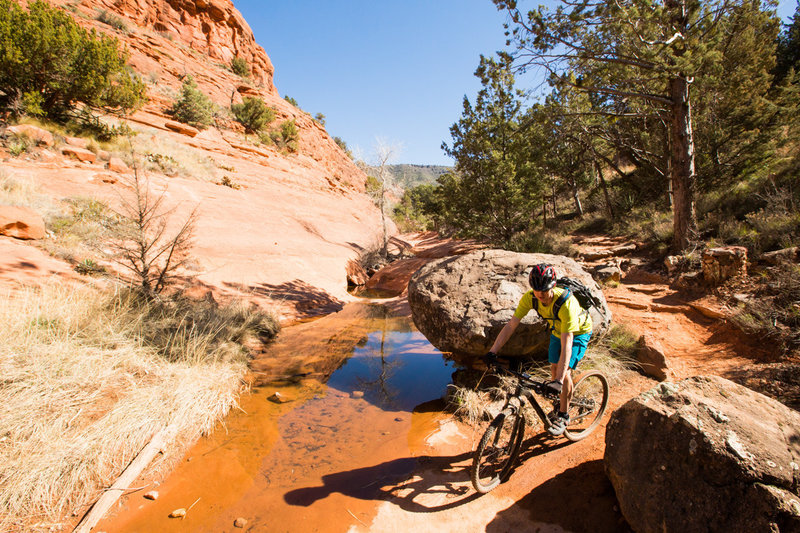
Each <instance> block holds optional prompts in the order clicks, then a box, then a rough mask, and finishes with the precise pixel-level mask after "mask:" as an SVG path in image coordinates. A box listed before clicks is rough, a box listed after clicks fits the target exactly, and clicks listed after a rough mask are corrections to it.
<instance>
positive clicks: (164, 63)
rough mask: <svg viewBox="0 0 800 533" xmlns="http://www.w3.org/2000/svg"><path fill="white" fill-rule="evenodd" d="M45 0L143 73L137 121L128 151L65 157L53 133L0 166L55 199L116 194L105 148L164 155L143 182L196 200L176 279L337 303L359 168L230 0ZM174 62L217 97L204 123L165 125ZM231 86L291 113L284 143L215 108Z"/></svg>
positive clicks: (229, 290) (182, 202) (359, 215)
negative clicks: (302, 102) (293, 93)
mask: <svg viewBox="0 0 800 533" xmlns="http://www.w3.org/2000/svg"><path fill="white" fill-rule="evenodd" d="M22 3H24V2H22ZM51 3H52V4H54V5H58V6H61V7H63V8H64V9H65V10H66V11H67V12H68V13H71V14H72V15H73V16H74V18H75V20H77V21H78V22H79V23H80V24H81V25H83V26H85V27H87V28H94V29H96V30H97V31H100V32H103V33H106V34H109V35H114V36H115V37H116V38H118V39H119V40H120V42H121V43H122V44H123V46H125V47H127V49H128V50H129V52H130V63H131V65H132V67H133V68H134V70H136V71H137V72H138V73H139V74H140V75H141V77H142V79H143V80H144V81H145V82H146V83H147V86H148V96H149V98H150V100H149V102H148V103H147V104H146V105H145V107H144V108H143V109H142V110H140V111H138V112H137V113H135V114H134V115H133V116H131V117H128V120H129V123H130V124H131V125H132V126H133V128H134V130H136V132H137V135H136V136H135V138H134V142H133V149H134V151H135V152H136V153H135V154H132V153H112V154H103V153H102V151H101V153H99V154H98V157H97V158H96V161H94V162H90V161H78V162H75V161H74V160H72V159H70V158H68V157H67V154H66V153H65V151H64V149H63V146H64V145H63V143H64V142H65V141H64V140H62V141H61V145H60V146H59V143H58V142H57V143H56V146H55V147H43V148H42V147H40V148H37V149H36V150H32V151H31V152H29V153H27V154H23V155H22V156H20V157H11V156H10V155H9V154H8V153H4V152H5V151H4V150H2V149H0V159H3V161H4V163H3V167H4V170H5V171H6V172H7V173H8V174H10V175H11V176H12V177H14V178H15V179H23V180H30V181H32V182H34V183H35V185H36V186H37V187H39V188H40V190H42V191H43V192H44V193H46V194H49V195H51V196H53V197H54V198H56V199H64V198H67V197H72V196H76V195H79V196H89V197H96V198H99V199H101V200H103V201H105V202H107V203H110V204H112V205H114V204H115V202H118V201H119V198H120V196H121V195H124V193H125V187H124V182H125V177H126V169H124V168H123V169H117V172H112V171H111V170H112V169H108V168H107V167H109V164H108V162H107V160H108V157H110V156H113V157H116V158H117V159H119V158H122V159H126V160H127V161H128V163H129V164H131V163H132V161H133V159H134V155H135V156H136V157H140V158H141V157H147V158H150V159H151V160H156V161H160V162H163V161H168V162H170V165H167V167H169V166H173V167H176V168H177V170H176V169H175V168H160V167H158V166H156V165H150V166H149V167H148V170H147V176H148V178H149V180H150V183H151V187H152V188H153V189H154V190H155V191H164V190H166V191H167V197H168V203H169V204H170V207H174V208H175V209H176V211H175V214H174V215H173V216H174V218H175V219H176V220H180V219H181V218H182V217H185V216H187V215H188V214H189V213H190V212H191V211H192V210H193V209H196V211H197V213H198V223H197V234H196V242H195V247H194V255H195V260H194V261H193V263H192V264H193V266H194V270H193V271H190V272H187V273H186V274H187V276H186V277H187V279H188V278H192V279H195V280H196V281H197V283H199V284H201V285H204V286H206V287H208V288H209V289H211V290H212V291H213V293H214V294H215V296H222V297H225V296H233V295H245V296H247V297H248V298H251V299H254V300H256V301H262V303H264V304H267V305H278V306H279V307H281V309H282V310H283V312H284V315H283V318H292V317H293V316H297V315H298V309H297V308H298V305H300V309H299V315H300V316H302V315H309V314H311V315H313V314H315V313H317V312H321V311H322V310H327V311H329V310H332V309H336V308H337V307H338V306H340V305H341V302H342V301H344V300H346V299H347V298H348V295H347V292H346V271H345V267H346V263H347V261H348V260H350V259H353V258H355V257H356V256H357V255H358V253H359V252H360V251H361V250H363V249H364V248H366V247H369V246H371V245H372V244H373V243H374V242H376V241H377V239H378V232H379V230H380V214H379V212H378V210H377V208H376V207H375V206H374V205H373V204H372V202H371V201H370V200H369V198H368V197H367V196H366V194H365V180H366V176H365V174H364V173H363V172H362V171H361V170H360V169H359V168H358V167H356V166H355V165H354V164H353V162H352V161H351V160H350V158H349V157H348V156H347V155H346V154H345V153H344V151H342V150H341V149H340V148H339V146H338V145H337V144H336V143H335V142H334V141H333V140H332V138H331V136H330V135H329V134H328V133H327V132H326V130H325V128H324V127H323V126H321V125H320V124H318V123H317V122H316V121H314V120H313V119H312V118H311V116H310V115H308V114H307V113H305V112H304V111H302V110H300V109H298V108H296V107H294V106H293V105H291V104H289V103H288V102H286V101H285V100H284V99H283V98H281V96H280V94H279V93H278V90H277V89H276V87H275V85H274V83H273V72H274V70H273V66H272V63H271V61H270V59H269V57H268V56H267V54H266V52H265V51H264V50H263V49H262V48H261V46H259V45H258V44H257V43H256V42H255V39H254V36H253V33H252V31H251V29H250V27H249V26H248V24H247V22H246V21H245V20H244V18H243V17H242V15H241V14H240V13H239V12H238V11H237V10H236V9H235V8H234V6H233V3H232V2H231V1H230V0H196V1H191V2H190V1H185V0H79V1H75V0H70V1H53V2H51ZM104 12H105V14H104ZM108 14H112V15H113V16H114V17H118V19H117V20H119V21H120V24H117V25H116V27H112V26H115V25H113V24H108V23H107V22H106V23H104V22H102V21H101V19H105V20H106V21H108V16H107V15H108ZM234 57H240V58H243V59H245V60H246V61H247V62H248V64H249V66H250V68H251V76H250V77H249V78H242V77H240V76H238V75H236V74H235V73H234V72H232V70H231V69H230V61H231V59H233V58H234ZM187 75H191V76H193V77H194V79H195V80H196V82H197V84H198V86H199V88H200V89H201V90H202V91H203V92H204V93H205V94H207V95H208V96H209V97H210V98H211V99H212V100H213V101H214V103H215V104H217V105H218V106H219V112H218V113H217V115H216V118H215V125H214V126H212V127H211V128H209V129H207V130H205V131H202V132H200V133H199V134H196V133H197V132H191V134H189V135H187V134H185V132H184V133H182V132H181V131H173V130H172V129H169V128H168V127H167V124H168V123H169V122H170V121H171V120H172V119H171V117H170V116H169V115H168V114H167V109H169V108H170V107H171V105H172V103H173V102H174V100H175V98H176V96H177V95H178V93H179V90H180V87H181V84H182V81H183V80H184V79H185V77H186V76H187ZM243 95H246V96H258V97H260V98H262V99H263V100H264V101H265V102H266V103H267V105H269V106H271V107H273V108H274V109H275V111H276V119H275V124H279V123H281V122H283V121H285V120H292V119H293V120H294V121H295V122H296V124H297V126H298V129H299V139H298V150H297V151H296V152H295V153H286V152H282V151H281V150H279V149H278V148H276V147H274V146H268V145H263V144H261V145H260V144H257V143H254V142H253V138H252V136H250V139H249V140H247V139H245V138H244V135H243V131H242V129H241V127H240V126H239V125H238V124H237V123H236V122H235V121H233V120H232V118H231V117H230V116H229V115H227V114H226V113H227V112H226V110H227V108H228V107H229V106H230V104H231V102H239V101H241V98H242V96H243ZM106 120H108V121H110V122H113V121H114V119H113V118H112V117H106ZM0 127H2V124H0ZM0 133H2V132H0ZM123 151H124V150H123ZM95 152H97V150H95ZM172 163H174V164H172ZM115 168H116V167H115ZM127 175H128V176H129V175H130V171H128V172H127ZM223 184H227V185H228V186H224V185H223ZM231 185H232V186H231ZM301 302H302V304H301Z"/></svg>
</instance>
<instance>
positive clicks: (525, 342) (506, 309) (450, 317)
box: [408, 250, 611, 356]
mask: <svg viewBox="0 0 800 533" xmlns="http://www.w3.org/2000/svg"><path fill="white" fill-rule="evenodd" d="M537 263H549V264H552V265H553V266H554V267H555V269H556V273H557V274H558V275H559V276H566V277H571V278H575V279H578V280H579V281H581V282H582V283H583V284H584V285H586V286H587V287H588V288H589V289H590V290H591V291H592V294H593V295H594V296H595V297H597V298H598V300H600V302H601V303H602V305H601V307H600V308H592V309H591V310H590V313H591V315H592V321H593V323H594V335H595V336H600V335H602V334H603V333H604V332H605V331H606V330H607V329H608V327H609V325H610V323H611V310H610V309H609V308H608V305H607V304H606V301H605V298H604V297H603V293H602V291H601V290H600V287H598V285H597V283H595V281H594V280H592V277H591V276H590V275H589V274H588V273H587V272H586V271H584V270H583V268H581V266H580V265H579V264H578V263H576V262H575V261H573V260H572V259H569V258H568V257H562V256H557V255H549V254H520V253H514V252H508V251H505V250H485V251H479V252H473V253H470V254H467V255H462V256H458V257H448V258H445V259H440V260H438V261H435V262H433V263H430V264H429V265H427V266H425V267H423V268H421V269H420V270H419V271H418V272H417V273H416V274H414V276H413V277H412V278H411V281H410V282H409V284H408V302H409V304H410V306H411V313H412V317H413V318H414V324H416V326H417V328H418V329H419V330H420V331H421V332H422V333H423V334H424V335H425V336H426V337H427V338H428V340H430V341H431V343H432V344H433V345H434V346H436V347H437V348H439V349H440V350H442V351H446V352H458V353H461V354H465V355H483V354H485V353H486V352H487V351H488V350H489V348H491V346H492V343H493V342H494V339H495V338H496V337H497V335H498V334H499V333H500V330H501V329H502V328H503V326H504V325H505V324H506V323H507V322H508V320H509V319H510V318H511V317H512V315H513V314H514V311H515V310H516V307H517V303H518V302H519V299H520V298H521V297H522V295H523V294H524V293H525V292H526V291H528V290H529V289H530V286H529V285H528V275H529V273H530V266H531V265H533V264H537ZM549 337H550V333H549V331H548V330H547V327H546V325H545V323H544V320H542V319H541V318H540V317H539V315H538V314H536V312H535V311H531V312H530V313H528V315H527V316H526V317H525V318H524V319H523V320H522V323H521V324H520V325H519V327H518V328H517V330H516V331H515V332H514V335H513V336H512V337H511V339H510V340H509V341H508V342H507V343H506V345H505V347H504V348H503V350H502V352H501V353H502V354H504V355H509V356H522V355H534V356H543V355H545V354H546V353H547V345H548V343H549Z"/></svg>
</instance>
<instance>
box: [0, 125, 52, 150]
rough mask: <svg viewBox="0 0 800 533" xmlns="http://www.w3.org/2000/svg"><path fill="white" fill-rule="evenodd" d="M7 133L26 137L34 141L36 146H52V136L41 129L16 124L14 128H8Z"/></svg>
mask: <svg viewBox="0 0 800 533" xmlns="http://www.w3.org/2000/svg"><path fill="white" fill-rule="evenodd" d="M6 131H7V132H8V133H13V134H14V135H19V136H24V137H28V138H29V139H32V140H34V141H36V143H37V144H43V145H45V146H53V134H52V133H50V132H49V131H47V130H43V129H42V128H37V127H36V126H31V125H30V124H17V125H16V126H9V127H8V129H7V130H6Z"/></svg>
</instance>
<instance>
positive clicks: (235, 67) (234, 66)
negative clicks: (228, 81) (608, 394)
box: [231, 57, 250, 78]
mask: <svg viewBox="0 0 800 533" xmlns="http://www.w3.org/2000/svg"><path fill="white" fill-rule="evenodd" d="M231 70H232V71H233V73H234V74H236V75H237V76H240V77H242V78H249V77H250V65H249V64H248V63H247V60H246V59H245V58H243V57H234V58H233V59H232V60H231Z"/></svg>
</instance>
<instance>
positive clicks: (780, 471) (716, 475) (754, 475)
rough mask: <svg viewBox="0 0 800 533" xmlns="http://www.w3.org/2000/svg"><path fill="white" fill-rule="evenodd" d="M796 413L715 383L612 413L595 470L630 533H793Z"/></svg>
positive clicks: (686, 384) (797, 521) (798, 519)
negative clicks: (602, 472)
mask: <svg viewBox="0 0 800 533" xmlns="http://www.w3.org/2000/svg"><path fill="white" fill-rule="evenodd" d="M798 464H800V413H797V412H796V411H794V410H792V409H790V408H788V407H786V406H785V405H783V404H781V403H779V402H777V401H775V400H772V399H770V398H767V397H766V396H763V395H761V394H759V393H757V392H754V391H752V390H750V389H748V388H745V387H742V386H741V385H737V384H735V383H733V382H731V381H728V380H726V379H723V378H720V377H716V376H708V377H705V376H697V377H693V378H689V379H686V380H684V381H681V382H679V383H669V382H664V383H660V384H659V385H658V386H656V387H655V388H654V389H652V390H650V391H648V392H646V393H644V394H642V395H640V396H638V397H637V398H634V399H632V400H630V401H629V402H628V403H626V404H625V405H623V406H622V407H621V408H620V409H618V410H617V411H615V412H614V414H613V415H612V416H611V419H610V421H609V423H608V427H607V430H606V451H605V468H606V473H607V474H608V477H609V479H610V480H611V483H612V485H613V486H614V490H615V491H616V493H617V498H618V500H619V503H620V508H621V511H622V514H623V515H624V516H625V519H626V520H627V521H628V523H629V524H630V526H631V527H632V528H633V530H634V531H637V532H642V533H649V532H653V533H655V532H659V533H661V532H665V531H667V532H669V531H680V532H681V533H695V532H698V533H699V532H704V533H707V532H710V531H725V532H742V533H744V532H751V531H765V532H766V531H774V532H778V531H780V532H787V531H793V532H796V531H800V498H798V480H800V471H798V468H800V467H798Z"/></svg>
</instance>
